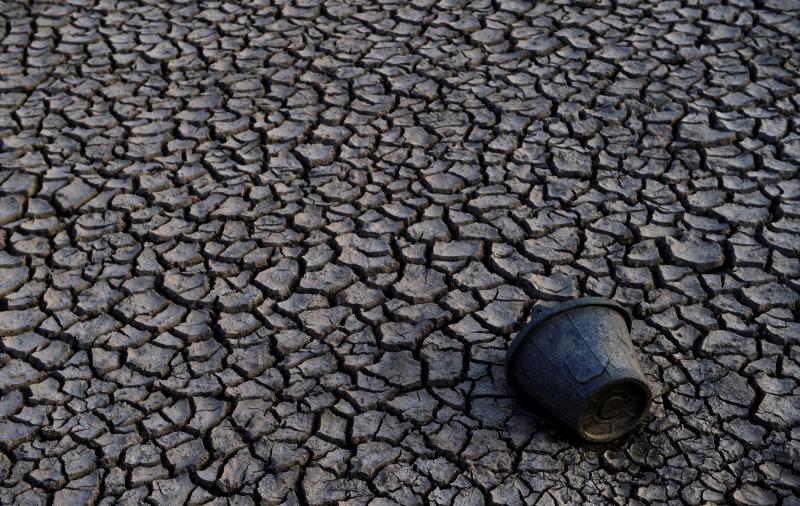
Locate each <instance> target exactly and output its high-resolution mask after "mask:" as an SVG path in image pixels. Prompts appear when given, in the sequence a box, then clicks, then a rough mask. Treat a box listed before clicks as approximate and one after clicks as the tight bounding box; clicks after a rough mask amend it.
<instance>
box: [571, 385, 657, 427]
mask: <svg viewBox="0 0 800 506" xmlns="http://www.w3.org/2000/svg"><path fill="white" fill-rule="evenodd" d="M649 391H650V390H649V388H648V387H647V385H644V384H642V383H641V382H640V381H637V380H635V379H622V380H618V381H614V382H611V383H609V384H607V385H604V386H603V387H602V388H600V389H599V390H598V391H597V392H594V393H592V395H591V396H590V397H589V399H588V401H587V403H586V409H584V411H583V414H582V415H581V418H580V424H579V426H578V432H579V433H580V435H581V436H582V437H583V438H585V439H587V440H589V441H595V442H607V441H611V440H613V439H616V438H618V437H620V436H622V435H623V434H625V433H627V432H629V431H631V430H632V429H633V428H634V427H635V426H636V424H638V423H639V421H640V420H641V419H642V418H643V417H644V416H645V414H647V411H648V409H649V408H650V402H651V401H650V394H649Z"/></svg>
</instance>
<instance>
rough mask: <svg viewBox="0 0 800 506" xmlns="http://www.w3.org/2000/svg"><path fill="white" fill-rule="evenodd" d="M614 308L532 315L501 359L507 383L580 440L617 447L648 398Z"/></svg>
mask: <svg viewBox="0 0 800 506" xmlns="http://www.w3.org/2000/svg"><path fill="white" fill-rule="evenodd" d="M630 330H631V317H630V315H629V314H628V312H627V311H626V310H625V308H623V307H622V306H620V305H619V304H617V303H616V302H613V301H610V300H608V299H603V298H601V297H584V298H580V299H575V300H572V301H569V302H565V303H563V304H559V305H557V306H554V307H549V308H541V309H538V310H536V309H535V310H534V313H533V316H532V317H531V321H530V322H528V324H527V325H525V327H523V328H522V330H521V331H520V332H519V333H518V334H517V336H516V337H515V338H514V340H513V341H512V342H511V346H510V347H509V349H508V352H507V353H506V359H505V369H506V377H507V378H508V380H509V381H510V382H511V384H513V385H514V386H515V387H516V388H517V389H519V390H522V391H524V392H525V393H526V394H527V395H528V396H530V397H531V398H533V399H534V400H536V401H538V402H539V403H540V404H541V405H543V406H544V407H545V408H547V409H548V410H550V411H551V412H552V413H553V414H554V415H555V416H557V417H558V418H559V419H560V420H561V421H563V422H564V423H566V424H567V425H569V426H570V427H571V428H572V429H573V430H574V431H576V432H577V433H578V435H580V436H581V437H582V438H584V439H586V440H588V441H593V442H604V441H611V440H613V439H616V438H618V437H620V436H622V435H623V434H625V433H627V432H629V431H630V430H632V429H633V428H634V427H635V426H636V424H637V423H639V421H640V420H641V419H642V418H643V417H644V416H645V415H646V414H647V411H648V410H649V409H650V403H651V401H652V397H653V395H652V392H651V390H650V386H649V385H648V384H647V380H646V379H645V377H644V375H643V374H642V370H641V368H640V367H639V362H638V360H637V359H636V352H635V351H634V349H633V345H632V344H631V340H630Z"/></svg>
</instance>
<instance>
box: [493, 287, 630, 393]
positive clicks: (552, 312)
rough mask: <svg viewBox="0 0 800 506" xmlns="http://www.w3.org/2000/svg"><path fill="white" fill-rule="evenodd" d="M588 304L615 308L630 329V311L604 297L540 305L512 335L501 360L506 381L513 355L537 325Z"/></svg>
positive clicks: (509, 375)
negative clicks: (512, 337)
mask: <svg viewBox="0 0 800 506" xmlns="http://www.w3.org/2000/svg"><path fill="white" fill-rule="evenodd" d="M589 306H602V307H609V308H611V309H615V310H617V312H618V313H620V314H621V315H622V316H623V318H625V324H626V325H627V326H628V332H630V331H631V328H632V326H633V319H632V318H631V314H630V312H629V311H628V310H627V309H625V307H623V306H622V305H621V304H619V303H618V302H615V301H613V300H610V299H606V298H605V297H579V298H577V299H572V300H570V301H567V302H562V303H560V304H556V305H555V306H551V307H541V309H539V310H538V311H537V310H536V309H534V312H533V314H532V316H531V319H530V321H529V322H528V323H526V324H525V326H524V327H522V328H521V329H520V331H519V332H518V333H517V335H516V336H515V337H514V340H513V341H511V345H510V346H509V347H508V351H506V357H505V360H504V361H503V368H504V369H505V373H506V381H507V382H508V383H511V384H513V382H514V380H513V376H512V374H511V366H512V365H513V364H514V357H515V356H516V354H517V350H518V349H519V347H520V346H522V343H524V342H525V340H526V339H527V337H528V336H529V335H530V334H531V333H532V332H533V331H534V330H536V328H537V327H539V326H540V325H542V324H543V323H545V322H546V321H548V320H550V319H551V318H554V317H556V316H558V315H560V314H561V313H564V312H566V311H570V310H572V309H577V308H580V307H589Z"/></svg>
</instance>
